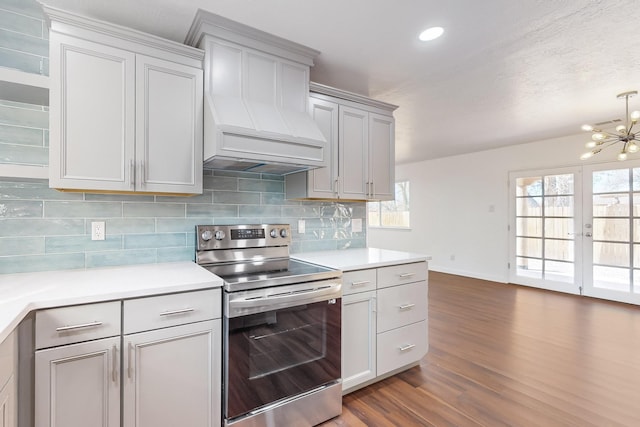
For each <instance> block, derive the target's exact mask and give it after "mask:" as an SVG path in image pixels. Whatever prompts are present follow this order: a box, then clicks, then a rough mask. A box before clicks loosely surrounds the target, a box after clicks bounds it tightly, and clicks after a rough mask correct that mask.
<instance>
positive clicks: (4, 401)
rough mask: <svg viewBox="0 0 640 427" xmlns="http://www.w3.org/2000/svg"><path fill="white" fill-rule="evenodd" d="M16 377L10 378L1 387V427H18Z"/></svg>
mask: <svg viewBox="0 0 640 427" xmlns="http://www.w3.org/2000/svg"><path fill="white" fill-rule="evenodd" d="M14 378H15V377H13V376H12V377H10V378H9V381H8V382H7V383H6V384H5V385H4V388H1V387H2V386H0V427H16V425H17V419H16V404H17V400H16V386H15V380H14Z"/></svg>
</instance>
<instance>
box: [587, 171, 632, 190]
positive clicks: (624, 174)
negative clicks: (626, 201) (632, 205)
mask: <svg viewBox="0 0 640 427" xmlns="http://www.w3.org/2000/svg"><path fill="white" fill-rule="evenodd" d="M614 191H629V169H614V170H604V171H596V172H593V193H594V194H597V193H609V192H614Z"/></svg>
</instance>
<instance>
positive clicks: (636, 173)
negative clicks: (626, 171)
mask: <svg viewBox="0 0 640 427" xmlns="http://www.w3.org/2000/svg"><path fill="white" fill-rule="evenodd" d="M633 191H640V168H633Z"/></svg>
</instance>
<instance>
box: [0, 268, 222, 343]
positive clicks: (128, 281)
mask: <svg viewBox="0 0 640 427" xmlns="http://www.w3.org/2000/svg"><path fill="white" fill-rule="evenodd" d="M220 286H222V279H220V278H219V277H218V276H216V275H214V274H212V273H210V272H209V271H207V270H205V269H204V268H202V267H200V266H199V265H197V264H195V263H193V262H172V263H160V264H143V265H134V266H120V267H106V268H92V269H86V270H63V271H45V272H38V273H19V274H1V275H0V342H2V341H3V340H4V339H5V338H6V337H7V336H9V334H10V333H11V332H12V331H13V330H14V328H15V327H16V326H17V325H18V324H19V323H20V322H21V321H22V319H23V318H24V317H25V316H26V315H27V314H29V312H31V311H33V310H37V309H42V308H51V307H60V306H66V305H76V304H88V303H96V302H103V301H113V300H119V299H126V298H138V297H145V296H151V295H160V294H168V293H176V292H184V291H192V290H199V289H208V288H215V287H220Z"/></svg>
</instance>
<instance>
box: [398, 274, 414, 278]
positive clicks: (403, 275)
mask: <svg viewBox="0 0 640 427" xmlns="http://www.w3.org/2000/svg"><path fill="white" fill-rule="evenodd" d="M415 275H416V273H402V274H401V275H400V277H401V278H403V279H404V278H406V277H411V276H415Z"/></svg>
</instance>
